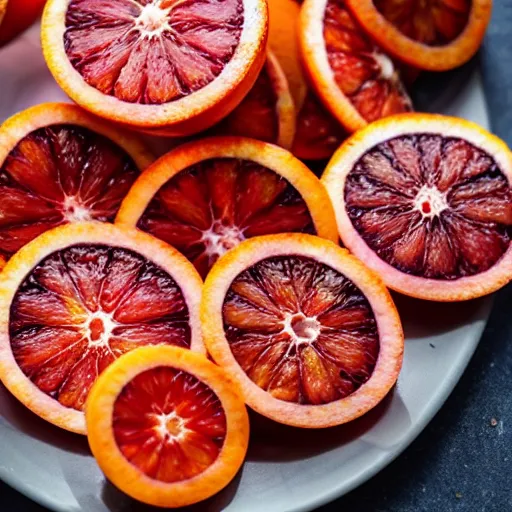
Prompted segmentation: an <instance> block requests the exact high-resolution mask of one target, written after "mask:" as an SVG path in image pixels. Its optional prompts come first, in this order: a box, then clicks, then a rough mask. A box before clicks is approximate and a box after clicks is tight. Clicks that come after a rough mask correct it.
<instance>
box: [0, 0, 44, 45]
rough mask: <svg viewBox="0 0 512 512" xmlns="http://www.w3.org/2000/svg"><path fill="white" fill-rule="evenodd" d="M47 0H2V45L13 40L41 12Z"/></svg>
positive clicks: (0, 1)
mask: <svg viewBox="0 0 512 512" xmlns="http://www.w3.org/2000/svg"><path fill="white" fill-rule="evenodd" d="M45 2H46V0H0V46H3V45H4V44H7V43H8V42H10V41H12V40H13V39H14V38H15V37H16V36H17V35H18V34H21V33H22V32H23V31H24V30H26V29H27V28H28V27H30V25H32V23H34V22H35V21H36V19H37V18H38V17H39V15H40V14H41V12H42V10H43V7H44V4H45Z"/></svg>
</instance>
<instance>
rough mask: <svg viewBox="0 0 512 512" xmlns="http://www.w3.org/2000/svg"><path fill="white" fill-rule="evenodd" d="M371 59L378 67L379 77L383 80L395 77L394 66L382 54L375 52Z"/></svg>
mask: <svg viewBox="0 0 512 512" xmlns="http://www.w3.org/2000/svg"><path fill="white" fill-rule="evenodd" d="M373 58H374V59H375V61H376V62H377V64H378V65H379V67H380V77H381V78H383V79H384V80H391V79H392V78H393V77H394V76H395V65H394V64H393V61H392V60H391V59H390V58H389V57H388V56H387V55H386V54H384V53H381V52H375V53H374V55H373Z"/></svg>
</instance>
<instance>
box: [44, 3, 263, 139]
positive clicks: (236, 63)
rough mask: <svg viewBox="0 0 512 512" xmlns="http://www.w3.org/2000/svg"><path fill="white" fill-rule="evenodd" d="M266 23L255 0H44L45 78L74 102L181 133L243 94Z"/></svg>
mask: <svg viewBox="0 0 512 512" xmlns="http://www.w3.org/2000/svg"><path fill="white" fill-rule="evenodd" d="M267 24H268V20H267V5H266V2H265V0H204V1H200V2H198V1H195V0H183V1H175V0H141V1H138V0H133V1H132V0H112V1H110V2H105V1H103V0H49V1H48V4H47V8H46V9H45V14H44V16H43V25H42V42H43V51H44V55H45V59H46V61H47V63H48V66H49V68H50V71H51V72H52V74H53V76H54V77H55V79H56V80H57V82H58V83H59V85H60V86H61V87H62V88H63V89H64V91H65V92H66V93H67V94H68V95H69V96H70V97H71V98H72V99H73V100H74V101H76V102H77V103H78V104H80V105H82V106H83V107H84V108H86V109H88V110H90V111H91V112H93V113H94V114H97V115H99V116H101V117H105V118H107V119H110V120H113V121H118V122H121V123H124V124H127V125H129V126H131V127H133V128H136V129H142V130H145V131H150V132H153V133H161V134H167V135H188V134H192V133H197V132H199V131H201V130H203V129H206V128H209V127H210V126H212V125H213V124H215V123H216V122H218V121H219V120H220V119H222V118H223V117H225V116H226V115H227V114H228V113H229V112H231V111H232V110H233V109H234V108H235V107H236V105H238V104H239V103H240V101H241V100H242V99H243V97H244V96H245V95H246V94H247V93H248V92H249V90H250V88H251V87H252V85H253V84H254V82H255V81H256V78H257V77H258V74H259V72H260V70H261V68H262V66H263V64H264V62H265V56H266V54H265V43H266V39H267Z"/></svg>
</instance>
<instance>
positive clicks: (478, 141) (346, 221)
mask: <svg viewBox="0 0 512 512" xmlns="http://www.w3.org/2000/svg"><path fill="white" fill-rule="evenodd" d="M322 181H323V183H324V184H325V186H326V188H327V190H328V192H329V195H330V197H331V199H332V202H333V205H334V208H335V210H336V218H337V222H338V229H339V233H340V236H341V238H342V240H343V242H344V244H345V246H346V247H347V248H348V249H350V251H352V253H353V254H355V255H356V256H357V257H358V258H360V259H361V260H362V261H364V262H365V263H366V264H367V265H368V266H369V267H371V268H372V269H374V270H375V271H376V272H377V273H378V274H379V275H380V276H381V277H382V279H383V280H384V281H385V282H386V284H387V285H388V286H389V287H390V288H393V289H394V290H397V291H399V292H401V293H404V294H406V295H411V296H413V297H418V298H422V299H430V300H436V301H458V300H465V299H472V298H476V297H479V296H482V295H485V294H488V293H491V292H493V291H495V290H497V289H499V288H501V287H502V286H504V285H505V284H506V283H507V282H508V281H510V279H511V278H512V245H511V243H510V239H511V236H512V191H511V182H512V155H511V153H510V151H509V149H508V148H507V146H506V144H505V143H504V142H502V141H501V140H499V139H498V138H497V137H495V136H494V135H492V134H490V133H488V132H486V131H485V130H483V129H482V128H480V127H478V126H477V125H475V124H473V123H470V122H468V121H464V120H462V119H457V118H450V117H444V116H437V115H428V114H408V115H401V116H395V117H391V118H388V119H383V120H381V121H379V122H377V123H375V124H373V125H371V126H369V127H368V128H366V129H365V130H363V131H361V132H359V133H357V134H355V135H354V136H353V137H351V138H350V139H348V140H347V142H346V143H345V144H344V145H342V146H341V148H340V149H339V150H338V151H337V152H336V153H335V155H334V156H333V158H332V160H331V162H330V163H329V165H328V167H327V169H326V171H325V174H324V176H323V177H322Z"/></svg>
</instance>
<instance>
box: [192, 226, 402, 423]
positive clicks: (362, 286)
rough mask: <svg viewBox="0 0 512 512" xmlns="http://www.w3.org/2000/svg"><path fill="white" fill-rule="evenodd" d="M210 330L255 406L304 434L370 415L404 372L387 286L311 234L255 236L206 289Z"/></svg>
mask: <svg viewBox="0 0 512 512" xmlns="http://www.w3.org/2000/svg"><path fill="white" fill-rule="evenodd" d="M201 324H202V328H203V335H204V337H205V343H206V345H207V348H208V351H209V352H210V354H211V355H212V356H213V358H214V359H215V361H216V362H217V363H218V364H219V365H220V366H222V367H224V368H225V370H226V371H227V372H228V373H229V375H231V377H232V378H233V379H234V380H235V381H236V383H237V384H238V385H239V386H240V388H241V389H242V391H243V395H244V398H245V401H246V403H247V404H248V405H249V406H250V407H252V408H253V409H254V410H256V411H257V412H259V413H261V414H263V415H264V416H267V417H268V418H271V419H273V420H275V421H278V422H280V423H284V424H287V425H292V426H297V427H306V428H321V427H330V426H334V425H339V424H342V423H345V422H347V421H351V420H353V419H355V418H357V417H359V416H361V415H362V414H364V413H366V412H367V411H369V410H370V409H371V408H372V407H374V406H375V405H377V404H378V403H379V402H380V401H381V400H382V399H383V398H384V396H385V395H386V394H387V393H388V391H389V390H390V389H391V387H392V386H393V385H394V383H395V381H396V379H397V376H398V373H399V371H400V367H401V364H402V354H403V341H404V339H403V332H402V328H401V324H400V319H399V317H398V313H397V311H396V309H395V306H394V304H393V301H392V299H391V297H390V295H389V293H388V291H387V289H386V288H385V286H384V284H383V283H382V282H381V281H380V279H379V278H378V277H377V276H376V275H375V274H373V272H371V271H370V270H368V269H367V268H366V267H365V266H364V265H363V264H362V263H361V262H359V261H358V260H357V259H356V258H355V257H353V256H351V255H350V254H349V253H348V251H347V250H346V249H341V248H339V247H338V246H337V245H336V244H333V243H332V242H329V241H327V240H322V239H320V238H317V237H313V236H311V235H304V234H283V235H270V236H266V237H260V238H254V239H252V240H248V241H246V242H244V243H242V244H240V245H239V246H238V247H237V248H236V249H234V250H233V251H231V252H230V253H228V254H227V255H226V256H224V257H223V258H221V259H220V260H219V261H218V262H217V263H216V264H215V266H214V267H213V268H212V270H211V272H210V274H209V275H208V277H207V279H206V282H205V286H204V291H203V300H202V303H201Z"/></svg>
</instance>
